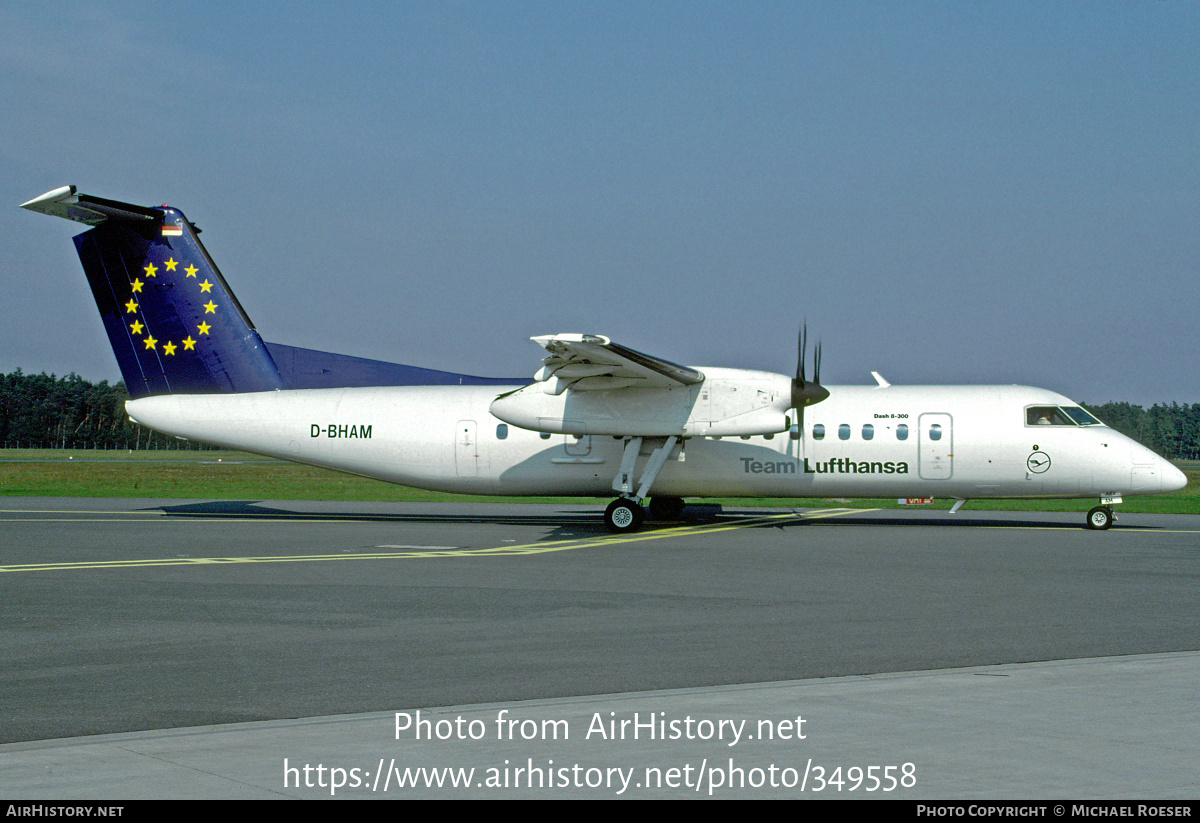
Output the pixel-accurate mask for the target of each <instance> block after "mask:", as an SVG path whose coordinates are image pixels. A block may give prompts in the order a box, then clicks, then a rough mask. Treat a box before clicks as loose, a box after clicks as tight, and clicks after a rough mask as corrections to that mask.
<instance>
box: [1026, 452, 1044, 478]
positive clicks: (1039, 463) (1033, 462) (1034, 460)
mask: <svg viewBox="0 0 1200 823" xmlns="http://www.w3.org/2000/svg"><path fill="white" fill-rule="evenodd" d="M1025 468H1027V469H1029V471H1030V472H1031V473H1033V474H1041V473H1042V472H1044V471H1045V470H1046V469H1048V468H1050V455H1048V454H1046V453H1045V452H1034V453H1033V454H1031V455H1029V457H1027V458H1025Z"/></svg>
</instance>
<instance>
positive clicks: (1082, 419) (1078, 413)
mask: <svg viewBox="0 0 1200 823" xmlns="http://www.w3.org/2000/svg"><path fill="white" fill-rule="evenodd" d="M1063 411H1065V412H1066V413H1067V414H1068V415H1070V417H1071V419H1072V420H1074V421H1075V422H1076V423H1078V424H1079V425H1080V426H1103V425H1104V424H1103V423H1101V422H1100V421H1099V420H1097V419H1096V417H1095V416H1094V415H1093V414H1092V413H1091V412H1089V411H1088V410H1087V409H1084V408H1081V407H1079V406H1066V407H1064V408H1063Z"/></svg>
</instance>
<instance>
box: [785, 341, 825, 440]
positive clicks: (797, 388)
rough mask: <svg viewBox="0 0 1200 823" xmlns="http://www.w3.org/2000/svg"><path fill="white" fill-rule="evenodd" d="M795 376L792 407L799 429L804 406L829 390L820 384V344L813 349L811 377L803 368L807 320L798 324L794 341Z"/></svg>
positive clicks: (819, 400)
mask: <svg viewBox="0 0 1200 823" xmlns="http://www.w3.org/2000/svg"><path fill="white" fill-rule="evenodd" d="M796 348H797V358H796V377H795V378H794V379H793V380H792V398H791V400H792V408H793V409H795V410H796V422H797V423H798V425H799V426H800V428H801V429H803V427H804V407H805V406H811V405H812V404H813V403H820V402H821V401H822V400H824V399H825V398H826V397H828V396H829V391H828V390H827V389H826V388H825V387H824V386H822V385H821V344H820V343H817V346H816V349H814V350H813V379H812V381H811V382H810V381H809V380H808V379H807V376H806V374H805V369H804V361H805V360H807V357H806V356H805V355H806V354H807V353H808V321H807V320H805V321H804V323H803V324H802V325H801V326H800V334H799V336H798V339H797V341H796Z"/></svg>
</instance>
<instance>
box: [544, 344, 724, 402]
mask: <svg viewBox="0 0 1200 823" xmlns="http://www.w3.org/2000/svg"><path fill="white" fill-rule="evenodd" d="M530 339H531V340H533V342H535V343H537V344H538V345H539V346H541V347H542V348H544V349H545V350H546V351H547V352H549V354H548V356H547V357H544V358H543V359H542V368H541V369H539V370H538V372H537V373H536V374H535V375H534V379H535V380H536V381H538V382H540V383H544V384H545V385H544V386H543V387H542V388H543V390H544V391H545V392H546V393H547V394H561V393H562V392H564V391H566V390H568V389H571V390H573V391H612V390H615V389H621V388H632V387H637V388H677V387H679V386H692V385H695V384H697V383H702V382H704V374H703V373H702V372H700V371H697V370H696V369H692V368H688V367H687V366H681V365H679V364H678V363H672V362H671V361H669V360H663V359H662V358H660V357H653V356H651V355H648V354H644V353H642V352H639V351H636V350H634V349H630V348H628V347H626V346H622V345H620V344H618V343H614V342H612V340H610V339H609V338H607V337H605V336H603V335H600V334H548V335H542V336H540V337H533V338H530Z"/></svg>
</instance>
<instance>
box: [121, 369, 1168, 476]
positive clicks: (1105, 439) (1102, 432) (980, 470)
mask: <svg viewBox="0 0 1200 823" xmlns="http://www.w3.org/2000/svg"><path fill="white" fill-rule="evenodd" d="M513 388H516V387H513ZM503 392H504V388H503V387H494V386H461V387H457V386H455V387H445V386H414V387H380V388H346V389H306V390H291V391H271V392H254V393H247V394H221V395H164V396H156V397H146V398H141V399H138V400H132V401H130V402H129V403H128V406H127V408H128V411H129V414H130V416H131V417H132V418H133V419H134V420H136V421H137V422H138V423H140V424H142V425H144V426H148V427H150V428H153V429H155V430H157V431H161V432H166V433H169V434H173V435H176V436H179V437H183V438H187V439H193V440H200V441H203V442H207V443H214V444H218V445H222V446H226V447H229V448H235V449H244V450H247V451H251V452H255V453H259V454H264V455H269V456H273V457H279V458H284V459H287V460H294V461H298V462H301V463H307V464H311V465H314V466H323V467H326V468H330V469H337V470H340V471H345V472H351V473H354V474H360V475H364V476H368V477H373V478H377V479H380V480H384V481H388V482H392V483H399V484H403V485H408V486H416V487H419V488H425V489H433V490H439V491H447V492H461V493H465V494H496V495H562V496H611V495H612V493H613V480H614V476H615V474H616V472H617V470H618V467H619V465H620V463H621V458H622V452H623V449H624V445H625V438H621V437H617V436H611V435H608V434H582V435H581V434H565V435H564V434H546V433H539V432H535V431H530V430H527V429H523V428H519V427H517V426H513V425H509V424H506V423H504V422H502V421H500V420H498V419H497V418H496V417H494V416H493V415H492V414H491V413H490V411H489V407H490V406H491V404H492V402H493V400H495V398H496V397H497V395H498V394H502V393H503ZM1035 406H1074V404H1073V403H1072V402H1071V401H1069V400H1068V399H1067V398H1065V397H1063V396H1062V395H1059V394H1057V393H1054V392H1050V391H1046V390H1044V389H1036V388H1030V387H1024V386H889V387H886V388H877V387H862V386H842V387H830V395H829V398H828V399H827V400H826V401H825V402H823V403H821V404H820V405H819V406H814V407H812V408H810V409H808V410H807V411H806V416H805V420H804V429H803V433H802V436H801V437H800V438H799V439H793V438H792V437H790V436H789V434H788V433H787V432H786V431H784V432H781V433H779V434H775V435H765V436H754V437H739V436H724V437H720V436H716V437H714V436H693V437H689V438H683V437H681V439H680V441H679V443H677V444H676V446H675V447H674V449H673V450H672V452H671V454H670V456H669V458H668V459H667V461H666V464H665V465H664V466H663V468H662V470H661V472H660V473H659V474H658V476H657V479H656V480H655V482H654V493H655V494H658V495H669V496H673V497H732V496H737V497H746V496H761V497H893V496H895V497H959V498H998V497H1096V496H1100V497H1103V496H1119V495H1121V494H1136V493H1153V492H1159V491H1165V490H1169V489H1172V488H1179V487H1180V486H1182V485H1183V476H1182V474H1181V473H1180V472H1179V471H1178V469H1176V468H1175V467H1173V466H1171V465H1170V463H1168V462H1167V461H1165V460H1163V459H1162V458H1160V457H1159V456H1158V455H1156V454H1154V453H1153V452H1151V451H1150V450H1148V449H1146V448H1145V447H1143V446H1141V445H1140V444H1138V443H1136V442H1134V441H1132V440H1130V439H1129V438H1127V437H1125V436H1124V435H1121V434H1120V433H1118V432H1116V431H1115V430H1113V429H1111V428H1108V427H1107V426H1103V425H1089V426H1078V425H1037V424H1030V423H1029V422H1028V419H1027V410H1028V409H1029V408H1030V407H1035ZM649 453H650V447H649V446H645V447H643V452H642V456H641V458H640V460H639V463H638V465H639V466H640V465H642V464H643V463H644V461H645V460H646V459H647V455H649Z"/></svg>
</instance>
